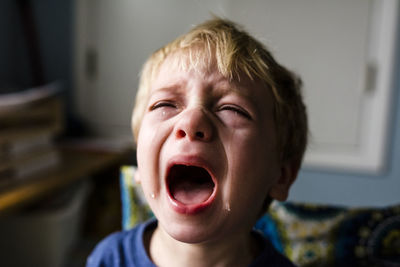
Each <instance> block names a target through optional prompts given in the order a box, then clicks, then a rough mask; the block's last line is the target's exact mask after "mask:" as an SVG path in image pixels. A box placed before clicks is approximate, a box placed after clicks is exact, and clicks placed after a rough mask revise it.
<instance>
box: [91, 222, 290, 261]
mask: <svg viewBox="0 0 400 267" xmlns="http://www.w3.org/2000/svg"><path fill="white" fill-rule="evenodd" d="M156 227H157V221H156V220H154V219H153V220H150V221H147V222H146V223H143V224H139V225H138V226H136V227H135V228H133V229H131V230H128V231H122V232H117V233H114V234H111V235H110V236H108V237H106V238H105V239H104V240H103V241H101V242H100V243H99V244H98V245H97V246H96V248H95V249H94V251H93V252H92V254H91V255H90V256H89V258H88V259H87V262H86V267H133V266H134V267H155V265H154V263H153V262H152V261H151V260H150V258H149V256H148V255H147V252H146V249H145V247H144V244H143V235H144V233H145V232H146V231H150V230H152V229H155V228H156ZM254 233H256V232H254ZM256 234H257V235H258V236H259V237H260V239H261V240H262V243H263V246H264V248H263V250H262V252H261V254H260V255H259V256H258V257H257V258H256V259H255V260H254V261H253V262H252V263H251V264H250V265H249V267H259V266H276V267H278V266H279V267H293V266H295V265H293V263H291V262H290V261H289V260H288V259H287V258H285V257H284V256H283V255H282V254H280V253H279V252H277V251H276V250H275V248H274V247H273V246H272V244H271V243H270V242H269V241H268V240H266V239H265V238H264V237H263V236H262V235H261V234H259V233H256Z"/></svg>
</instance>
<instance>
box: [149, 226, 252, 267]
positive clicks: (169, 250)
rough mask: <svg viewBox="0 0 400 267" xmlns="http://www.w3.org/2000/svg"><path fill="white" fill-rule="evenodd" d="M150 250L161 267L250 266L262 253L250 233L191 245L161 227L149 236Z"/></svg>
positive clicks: (153, 259)
mask: <svg viewBox="0 0 400 267" xmlns="http://www.w3.org/2000/svg"><path fill="white" fill-rule="evenodd" d="M147 247H148V252H149V255H150V257H151V259H152V261H153V262H154V263H155V264H156V265H157V266H161V267H169V266H174V267H179V266H191V267H203V266H221V267H222V266H247V265H249V264H250V263H251V262H252V260H253V259H254V258H255V256H256V255H257V254H258V252H259V251H258V245H257V241H256V240H255V238H254V237H253V236H252V235H251V234H250V233H245V234H241V235H231V236H229V238H226V239H224V240H222V241H209V242H203V243H198V244H188V243H183V242H180V241H177V240H175V239H173V238H172V237H171V236H169V235H168V234H167V233H166V232H165V231H164V230H163V229H162V228H161V227H160V226H158V227H157V228H156V229H155V231H154V232H153V233H152V235H151V236H148V238H147Z"/></svg>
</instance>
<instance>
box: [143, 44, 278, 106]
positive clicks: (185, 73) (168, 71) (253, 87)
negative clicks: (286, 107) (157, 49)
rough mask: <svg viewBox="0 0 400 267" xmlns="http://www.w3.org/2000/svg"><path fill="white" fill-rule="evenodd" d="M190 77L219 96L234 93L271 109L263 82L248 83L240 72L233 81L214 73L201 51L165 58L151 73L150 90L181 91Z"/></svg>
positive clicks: (210, 61) (210, 60)
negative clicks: (167, 89) (213, 90)
mask: <svg viewBox="0 0 400 267" xmlns="http://www.w3.org/2000/svg"><path fill="white" fill-rule="evenodd" d="M194 77H196V78H197V79H201V80H202V82H203V83H204V84H205V85H207V87H208V89H216V90H217V91H218V92H220V93H224V94H228V93H235V94H238V95H240V96H243V97H246V98H248V99H249V100H253V101H254V102H259V104H261V105H266V106H272V103H273V102H274V101H273V95H272V92H271V89H270V87H269V86H268V85H266V84H265V83H264V82H262V81H260V80H252V79H250V78H249V77H248V76H247V75H245V73H244V72H242V73H239V75H237V77H235V78H229V77H227V75H223V74H222V73H221V72H220V71H219V70H218V67H217V63H216V59H215V56H213V55H211V56H210V55H209V54H208V53H207V52H204V51H203V52H201V53H197V52H196V53H195V54H194V53H190V52H182V51H180V52H175V53H173V54H170V55H169V56H167V57H166V58H165V59H164V60H163V61H162V62H161V63H160V64H159V65H158V66H157V69H156V70H155V72H154V75H153V79H152V82H151V83H152V84H151V86H150V91H152V92H154V91H155V90H160V89H165V88H173V89H176V90H178V88H181V87H183V88H185V87H186V86H187V84H188V83H189V84H190V82H191V80H192V79H194ZM253 101H252V102H253Z"/></svg>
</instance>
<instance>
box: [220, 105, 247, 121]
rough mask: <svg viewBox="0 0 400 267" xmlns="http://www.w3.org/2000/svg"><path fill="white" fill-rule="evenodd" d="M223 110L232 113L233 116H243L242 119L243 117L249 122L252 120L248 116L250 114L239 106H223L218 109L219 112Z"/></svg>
mask: <svg viewBox="0 0 400 267" xmlns="http://www.w3.org/2000/svg"><path fill="white" fill-rule="evenodd" d="M223 110H226V111H232V112H234V113H235V114H237V115H240V116H243V117H245V118H246V119H249V120H251V119H252V117H251V116H250V114H249V113H248V112H247V111H246V110H244V109H243V108H241V107H239V106H236V105H223V106H221V107H220V108H219V111H223Z"/></svg>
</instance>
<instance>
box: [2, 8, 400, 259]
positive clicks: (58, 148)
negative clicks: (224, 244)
mask: <svg viewBox="0 0 400 267" xmlns="http://www.w3.org/2000/svg"><path fill="white" fill-rule="evenodd" d="M212 14H214V15H218V16H221V17H225V18H229V19H231V20H233V21H235V22H238V23H239V24H242V25H243V26H244V27H245V29H247V30H248V31H249V32H250V33H251V34H253V35H254V36H255V37H257V38H258V39H259V40H260V41H262V42H263V43H264V44H265V45H266V46H267V47H268V48H269V49H270V50H271V51H272V52H273V54H274V55H275V56H276V58H277V59H278V61H280V62H282V63H283V64H284V65H285V66H287V67H288V68H289V69H291V70H293V71H295V72H296V73H298V74H299V75H300V76H301V77H302V79H303V82H304V98H305V101H306V104H307V106H308V110H309V118H310V131H311V132H310V146H309V149H308V151H307V153H306V157H305V163H304V166H303V168H302V169H301V171H300V174H299V177H298V179H297V181H296V182H295V184H294V186H293V188H292V190H291V195H290V199H289V200H290V201H294V202H304V203H314V204H328V205H341V206H346V207H385V206H389V205H394V204H399V202H400V164H399V162H400V94H399V87H400V76H399V62H400V61H399V55H400V53H399V51H400V49H399V36H400V35H399V27H398V24H399V19H398V14H399V5H398V2H397V1H396V0H393V1H390V0H380V1H378V0H368V1H366V0H351V1H348V0H335V1H318V0H301V1H290V0H279V1H278V0H268V1H267V0H264V1H262V0H251V1H239V0H218V1H212V0H205V1H200V0H167V1H160V0H115V1H108V0H63V1H61V0H56V1H55V0H34V1H33V0H31V1H28V0H18V1H15V0H3V1H1V3H0V236H1V240H2V241H1V242H2V244H0V261H1V259H4V261H5V262H7V263H8V264H9V266H25V265H24V264H25V262H24V261H23V259H21V260H20V261H18V260H17V259H16V258H15V255H21V253H22V254H23V253H26V255H29V256H27V257H33V258H32V261H35V262H38V264H37V265H36V266H83V264H84V263H83V262H84V258H85V257H86V256H87V253H88V251H90V250H91V249H92V248H93V245H94V244H95V243H96V242H97V241H98V240H99V239H101V238H102V237H104V236H105V235H106V234H108V233H109V232H112V231H115V230H118V229H120V227H121V226H120V225H121V217H120V216H121V211H120V209H121V207H120V203H119V199H120V196H119V195H120V191H119V190H120V189H119V180H118V179H119V178H118V177H119V167H120V166H122V165H131V164H134V163H135V153H134V146H133V144H132V137H131V131H130V116H131V110H132V108H133V102H134V98H135V94H136V88H137V83H138V75H139V72H140V69H141V66H142V64H143V63H144V61H145V60H146V59H147V57H148V56H149V55H150V54H151V53H152V52H153V51H155V50H156V49H158V48H160V47H161V46H163V45H164V44H165V43H167V42H169V41H172V40H173V39H175V38H176V37H177V36H179V35H181V34H183V33H185V32H186V31H188V30H189V29H190V28H191V27H192V26H193V25H195V24H197V23H200V22H202V21H204V20H205V19H208V18H211V17H212ZM27 155H29V156H27ZM44 225H48V226H47V227H44ZM3 236H4V237H3ZM5 237H7V238H5ZM67 237H68V238H67ZM35 244H36V247H37V250H34V249H32V248H34V247H35ZM46 246H48V247H46ZM7 249H8V251H10V250H12V251H14V252H15V253H14V254H13V253H11V252H10V253H6V252H5V251H7ZM51 249H53V250H51ZM33 255H34V256H33ZM49 255H53V257H50V256H49ZM67 258H68V259H69V260H66V259H67ZM6 260H7V261H6ZM32 261H31V262H32ZM6 266H8V265H6Z"/></svg>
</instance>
